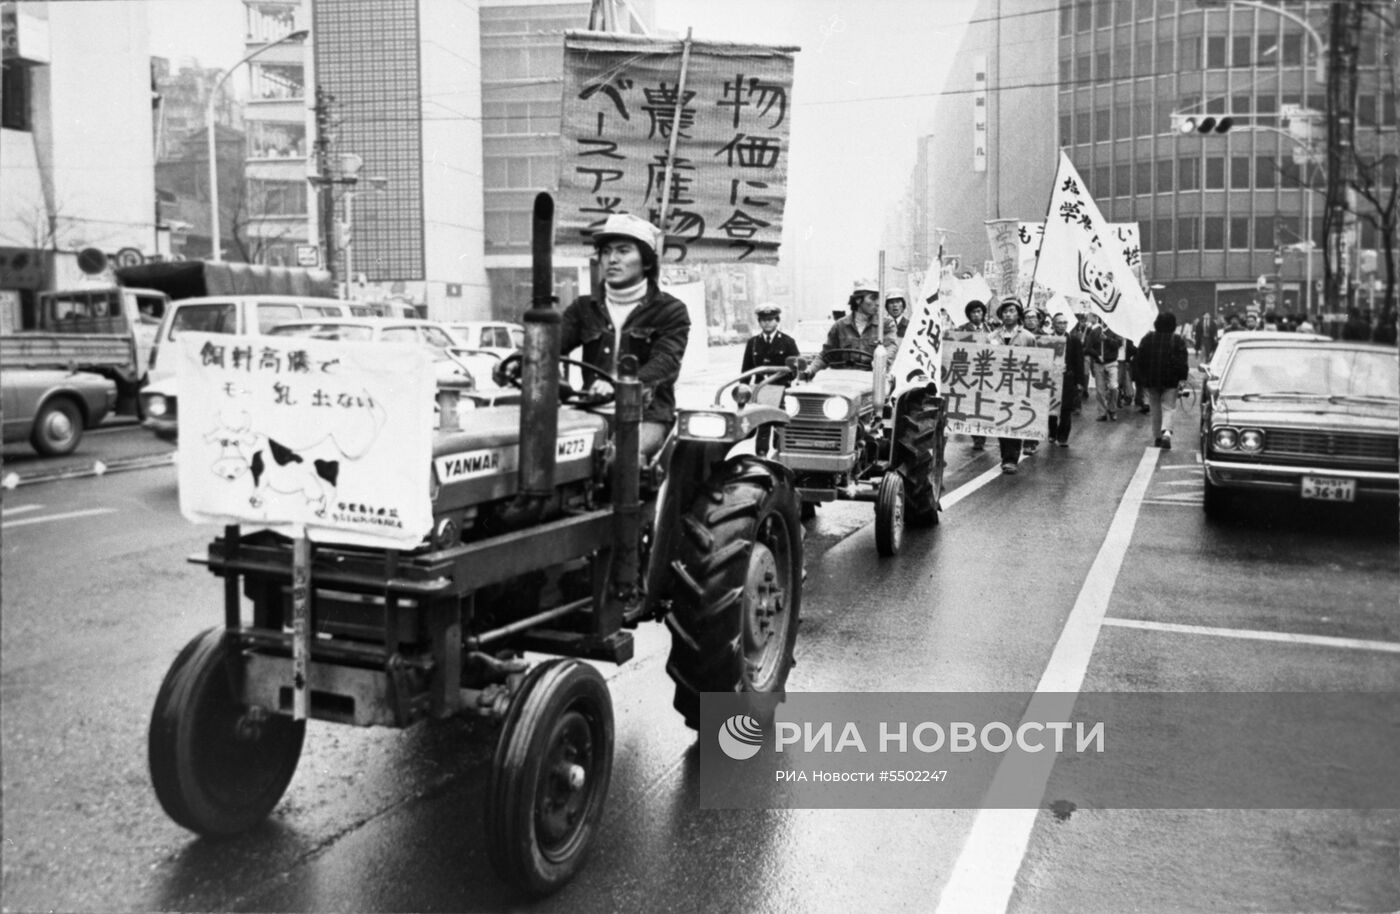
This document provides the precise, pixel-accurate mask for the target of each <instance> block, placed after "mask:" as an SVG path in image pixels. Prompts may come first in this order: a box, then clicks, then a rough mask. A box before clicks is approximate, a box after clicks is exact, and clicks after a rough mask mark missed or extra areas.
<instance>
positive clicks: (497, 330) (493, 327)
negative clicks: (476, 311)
mask: <svg viewBox="0 0 1400 914" xmlns="http://www.w3.org/2000/svg"><path fill="white" fill-rule="evenodd" d="M446 326H447V329H448V331H449V332H450V333H451V334H452V335H453V336H455V337H456V338H457V341H458V343H459V344H460V345H461V346H462V348H464V349H479V350H481V351H483V352H491V353H495V354H497V355H499V356H500V357H501V358H505V357H506V356H508V355H510V354H511V353H512V352H515V351H516V350H517V349H519V348H520V347H521V346H523V345H525V328H524V327H522V326H520V325H519V324H510V323H506V322H504V321H453V322H452V323H449V324H447V325H446Z"/></svg>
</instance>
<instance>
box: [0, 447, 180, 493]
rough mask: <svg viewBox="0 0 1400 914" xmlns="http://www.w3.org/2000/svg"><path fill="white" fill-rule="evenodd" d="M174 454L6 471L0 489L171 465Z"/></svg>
mask: <svg viewBox="0 0 1400 914" xmlns="http://www.w3.org/2000/svg"><path fill="white" fill-rule="evenodd" d="M174 463H175V454H174V452H171V453H169V454H151V455H148V456H144V457H126V458H123V459H121V460H113V461H112V462H110V463H104V462H103V461H101V460H96V461H93V463H92V464H91V465H90V466H85V467H68V468H65V469H57V470H48V471H45V472H42V473H35V474H33V475H32V476H21V475H19V474H18V473H15V472H13V471H12V472H9V473H6V474H5V476H4V478H3V479H0V489H5V490H10V489H15V488H17V487H19V486H30V485H36V484H38V483H42V482H57V481H58V480H60V479H84V478H86V477H89V476H105V475H107V474H108V473H123V472H126V471H128V470H147V469H151V468H153V467H161V466H173V465H174Z"/></svg>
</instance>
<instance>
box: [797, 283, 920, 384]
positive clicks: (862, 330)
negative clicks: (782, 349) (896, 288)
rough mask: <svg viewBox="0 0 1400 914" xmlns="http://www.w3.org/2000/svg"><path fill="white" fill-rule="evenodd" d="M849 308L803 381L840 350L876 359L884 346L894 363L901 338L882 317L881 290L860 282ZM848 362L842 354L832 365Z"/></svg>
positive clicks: (851, 298)
mask: <svg viewBox="0 0 1400 914" xmlns="http://www.w3.org/2000/svg"><path fill="white" fill-rule="evenodd" d="M846 305H847V307H849V308H850V311H851V313H850V314H848V315H846V316H845V317H843V318H841V319H840V320H838V321H836V323H834V324H832V325H831V329H830V330H829V331H827V334H826V342H824V343H822V351H821V352H819V353H817V355H816V357H815V358H813V359H812V363H811V364H810V365H809V366H808V367H807V370H806V371H804V372H803V373H802V378H803V380H807V381H810V380H811V379H812V376H813V375H815V374H816V373H817V372H819V371H821V370H822V369H823V368H825V367H827V364H828V358H827V356H828V354H829V353H832V352H834V351H836V350H839V349H858V350H860V351H862V352H865V353H868V354H870V355H872V356H873V355H874V353H875V349H876V347H877V346H883V347H884V349H885V356H886V357H887V358H888V359H890V360H891V361H893V359H894V354H895V350H896V349H898V348H899V336H898V334H897V333H896V332H895V324H894V321H892V320H891V319H890V318H889V317H888V316H887V315H885V314H881V313H880V290H879V288H878V287H877V286H875V284H874V283H870V282H857V283H856V287H855V290H854V291H853V292H851V297H850V299H849V300H848V301H847V302H846ZM848 358H849V356H846V355H844V354H838V355H837V356H836V357H835V359H833V360H832V361H837V362H841V361H844V360H845V359H848Z"/></svg>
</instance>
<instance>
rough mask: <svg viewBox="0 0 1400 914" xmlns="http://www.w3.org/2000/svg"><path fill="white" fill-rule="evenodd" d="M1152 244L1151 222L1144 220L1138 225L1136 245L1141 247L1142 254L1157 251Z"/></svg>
mask: <svg viewBox="0 0 1400 914" xmlns="http://www.w3.org/2000/svg"><path fill="white" fill-rule="evenodd" d="M1152 242H1153V237H1152V220H1150V219H1144V220H1142V221H1141V222H1139V223H1138V244H1139V245H1141V248H1140V250H1141V252H1142V253H1143V254H1146V253H1147V252H1148V251H1155V250H1157V249H1156V248H1154V247H1153V246H1152Z"/></svg>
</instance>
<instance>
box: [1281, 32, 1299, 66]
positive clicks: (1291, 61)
mask: <svg viewBox="0 0 1400 914" xmlns="http://www.w3.org/2000/svg"><path fill="white" fill-rule="evenodd" d="M1302 63H1303V33H1302V32H1288V33H1286V34H1284V36H1283V65H1284V66H1285V67H1297V66H1301V65H1302Z"/></svg>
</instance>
